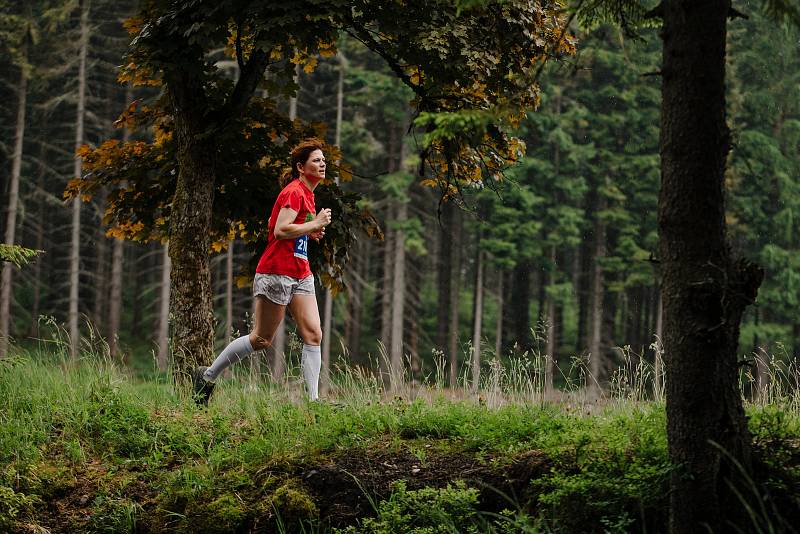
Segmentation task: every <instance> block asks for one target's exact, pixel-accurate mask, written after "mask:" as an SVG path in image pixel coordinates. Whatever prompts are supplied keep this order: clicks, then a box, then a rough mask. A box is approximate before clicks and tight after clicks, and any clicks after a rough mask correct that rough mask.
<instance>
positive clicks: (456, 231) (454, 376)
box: [447, 206, 462, 387]
mask: <svg viewBox="0 0 800 534" xmlns="http://www.w3.org/2000/svg"><path fill="white" fill-rule="evenodd" d="M454 209H455V211H454V214H453V228H452V234H451V235H450V238H451V239H452V240H453V245H454V246H451V247H450V253H451V256H450V302H449V309H448V318H449V320H450V324H449V325H448V339H447V353H448V355H449V357H450V387H456V386H457V385H458V323H459V321H458V300H459V289H460V288H461V247H460V246H458V245H459V244H461V227H462V222H461V218H462V216H461V211H460V210H459V209H458V208H457V207H455V206H454Z"/></svg>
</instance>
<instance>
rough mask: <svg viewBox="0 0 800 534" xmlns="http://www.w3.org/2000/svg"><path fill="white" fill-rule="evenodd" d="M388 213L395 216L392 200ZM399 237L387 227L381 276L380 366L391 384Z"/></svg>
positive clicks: (385, 379) (389, 217)
mask: <svg viewBox="0 0 800 534" xmlns="http://www.w3.org/2000/svg"><path fill="white" fill-rule="evenodd" d="M386 210H387V212H386V213H387V215H386V220H387V221H388V220H391V219H393V218H394V205H393V203H391V201H390V205H389V206H387V208H386ZM396 239H397V232H396V231H395V230H392V229H391V228H387V229H386V232H385V234H384V242H383V270H382V271H381V272H382V273H383V275H382V277H381V287H380V300H381V307H380V317H381V330H380V336H381V337H380V340H381V344H382V345H383V348H384V352H382V353H381V354H380V359H381V361H380V362H379V366H380V368H381V369H382V372H381V374H382V375H383V380H384V382H385V383H386V384H387V385H391V374H392V370H391V368H390V367H391V357H390V353H391V349H392V294H391V287H392V277H393V275H394V267H393V266H392V260H393V256H392V251H393V250H394V246H395V245H394V243H395V240H396Z"/></svg>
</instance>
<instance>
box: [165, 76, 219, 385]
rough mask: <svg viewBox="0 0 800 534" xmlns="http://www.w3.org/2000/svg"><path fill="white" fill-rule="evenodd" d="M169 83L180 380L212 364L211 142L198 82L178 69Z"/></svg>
mask: <svg viewBox="0 0 800 534" xmlns="http://www.w3.org/2000/svg"><path fill="white" fill-rule="evenodd" d="M168 87H169V97H170V100H171V104H172V108H173V115H174V117H175V139H176V142H177V147H178V150H177V158H178V164H179V172H178V181H177V184H176V187H175V196H174V199H173V203H172V212H171V214H170V240H169V256H170V260H171V262H172V269H171V272H170V281H171V286H172V292H171V295H170V298H171V304H170V310H171V315H172V319H173V331H172V341H173V343H172V358H173V373H174V378H175V380H176V382H177V383H179V384H180V383H183V382H184V381H186V380H187V379H188V378H189V375H190V373H191V371H192V369H193V368H194V367H195V366H196V365H200V364H204V365H208V364H210V363H211V359H212V350H213V347H214V322H213V321H214V314H213V309H212V293H211V270H210V266H209V253H208V250H209V246H210V245H211V243H210V237H209V231H208V229H209V228H210V226H211V208H212V204H213V201H214V180H215V169H216V161H215V155H216V147H215V146H214V145H213V141H212V140H210V139H209V138H208V136H200V135H199V134H200V133H201V132H203V131H204V130H205V128H206V127H207V124H205V120H204V117H203V112H202V107H201V102H198V99H197V96H196V95H198V94H202V91H203V89H202V86H201V85H200V81H199V80H197V79H194V78H193V77H192V75H190V74H187V73H184V72H181V71H178V72H174V73H171V77H170V79H169V85H168Z"/></svg>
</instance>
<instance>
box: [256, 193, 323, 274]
mask: <svg viewBox="0 0 800 534" xmlns="http://www.w3.org/2000/svg"><path fill="white" fill-rule="evenodd" d="M283 208H289V209H292V210H294V211H296V212H297V217H295V220H294V224H303V223H305V222H308V221H310V220H312V219H313V218H314V217H316V215H317V211H316V208H315V207H314V193H313V192H312V191H311V190H310V189H309V188H308V187H306V185H305V184H304V183H303V182H301V181H300V179H295V180H292V181H291V182H290V183H289V185H287V186H286V187H284V188H283V190H282V191H281V192H280V194H278V198H277V200H275V205H274V206H273V207H272V215H270V217H269V235H268V237H267V248H266V250H264V253H263V254H262V255H261V259H260V260H259V262H258V267H256V272H257V273H263V274H283V275H286V276H291V277H292V278H306V277H307V276H311V267H310V266H309V265H308V235H303V236H300V237H297V238H295V239H275V223H276V222H277V220H278V213H280V211H281V210H282V209H283Z"/></svg>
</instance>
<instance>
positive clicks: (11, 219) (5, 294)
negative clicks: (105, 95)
mask: <svg viewBox="0 0 800 534" xmlns="http://www.w3.org/2000/svg"><path fill="white" fill-rule="evenodd" d="M23 55H24V52H23ZM27 100H28V76H27V74H26V73H25V69H23V68H21V69H20V75H19V84H18V85H17V125H16V128H15V131H14V155H13V156H12V160H11V179H10V182H9V184H8V212H7V215H6V232H5V237H4V240H3V242H4V243H6V244H8V245H13V244H14V234H15V232H16V229H17V203H18V201H19V178H20V174H21V172H22V141H23V139H24V138H25V106H26V104H27ZM11 268H12V264H11V262H8V261H6V262H3V273H2V284H0V287H1V288H2V289H0V358H3V357H5V356H6V354H7V353H8V338H9V336H10V335H11V329H10V326H11V272H12V271H11Z"/></svg>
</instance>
